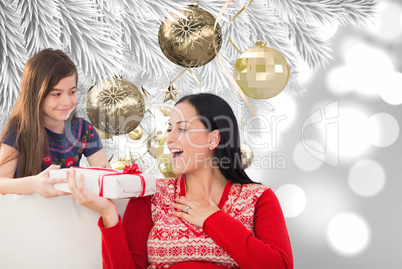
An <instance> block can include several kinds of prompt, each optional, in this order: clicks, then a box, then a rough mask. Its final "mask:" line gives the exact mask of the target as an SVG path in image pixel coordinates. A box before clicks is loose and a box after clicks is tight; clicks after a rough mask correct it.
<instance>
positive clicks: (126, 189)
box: [49, 167, 156, 199]
mask: <svg viewBox="0 0 402 269" xmlns="http://www.w3.org/2000/svg"><path fill="white" fill-rule="evenodd" d="M67 171H69V168H62V169H59V170H50V171H49V175H50V177H51V178H66V172H67ZM75 171H76V183H77V185H78V182H79V178H80V176H81V175H84V184H85V188H86V189H87V190H88V191H90V192H92V193H93V194H97V195H99V196H103V197H106V198H110V199H119V198H131V197H142V196H146V195H151V194H154V193H155V191H156V177H155V176H154V175H151V174H142V173H141V172H139V171H138V169H131V171H130V167H129V168H125V169H124V172H122V171H118V170H113V169H104V168H80V167H77V168H75ZM54 188H55V189H57V190H60V191H63V192H69V193H71V191H70V188H69V187H68V184H67V183H57V184H54Z"/></svg>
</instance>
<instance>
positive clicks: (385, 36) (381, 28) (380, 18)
mask: <svg viewBox="0 0 402 269" xmlns="http://www.w3.org/2000/svg"><path fill="white" fill-rule="evenodd" d="M377 10H378V15H377V16H376V18H375V19H374V20H373V23H372V24H371V25H370V24H369V25H368V26H367V27H366V28H365V29H367V32H368V33H369V34H371V35H373V36H375V37H376V38H378V39H380V40H383V41H386V42H392V41H393V40H395V39H396V38H397V37H399V36H400V35H401V33H402V24H401V16H402V7H401V5H400V4H398V3H395V2H390V1H381V2H380V3H379V4H378V8H377Z"/></svg>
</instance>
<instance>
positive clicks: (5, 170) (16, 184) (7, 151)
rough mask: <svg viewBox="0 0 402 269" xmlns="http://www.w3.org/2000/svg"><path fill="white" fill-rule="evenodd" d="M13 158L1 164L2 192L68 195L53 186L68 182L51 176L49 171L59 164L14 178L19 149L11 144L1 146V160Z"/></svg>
mask: <svg viewBox="0 0 402 269" xmlns="http://www.w3.org/2000/svg"><path fill="white" fill-rule="evenodd" d="M5 158H11V160H10V161H8V162H6V163H5V164H3V165H2V166H0V193H1V194H31V193H37V194H39V195H41V196H43V197H57V196H60V195H67V193H64V192H61V191H58V190H56V189H55V188H53V184H56V183H61V182H66V181H65V180H64V179H62V178H49V171H50V170H53V169H59V168H60V166H58V165H51V166H50V167H49V168H48V169H46V170H44V171H42V172H41V173H39V174H37V175H35V176H29V177H22V178H14V174H15V171H16V169H17V165H18V151H17V150H15V149H14V148H13V147H10V146H9V145H6V144H4V143H3V144H2V145H1V147H0V160H4V159H5Z"/></svg>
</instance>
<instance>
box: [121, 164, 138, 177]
mask: <svg viewBox="0 0 402 269" xmlns="http://www.w3.org/2000/svg"><path fill="white" fill-rule="evenodd" d="M123 173H124V174H134V175H139V174H141V173H142V172H141V171H140V168H139V166H138V164H136V163H133V164H131V165H129V164H128V165H126V166H124V168H123Z"/></svg>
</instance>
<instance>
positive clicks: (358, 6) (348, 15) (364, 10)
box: [339, 0, 377, 27]
mask: <svg viewBox="0 0 402 269" xmlns="http://www.w3.org/2000/svg"><path fill="white" fill-rule="evenodd" d="M339 1H340V0H339ZM340 2H341V3H339V4H340V5H342V7H343V13H342V16H341V23H343V24H346V23H350V24H352V25H354V26H355V27H356V26H359V25H364V24H366V23H367V21H369V20H371V18H373V16H374V15H375V13H376V11H375V10H376V8H377V1H375V0H343V1H340Z"/></svg>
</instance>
